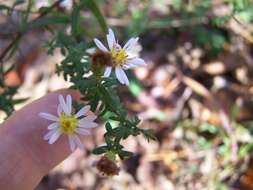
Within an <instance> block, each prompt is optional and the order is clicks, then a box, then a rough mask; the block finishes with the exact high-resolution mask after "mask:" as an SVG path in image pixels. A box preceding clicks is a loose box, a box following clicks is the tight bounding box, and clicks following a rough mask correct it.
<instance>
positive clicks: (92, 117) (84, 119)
mask: <svg viewBox="0 0 253 190" xmlns="http://www.w3.org/2000/svg"><path fill="white" fill-rule="evenodd" d="M96 118H97V116H96V115H95V114H90V115H87V116H86V117H85V118H82V119H80V120H79V122H80V123H82V122H85V121H94V120H95V119H96Z"/></svg>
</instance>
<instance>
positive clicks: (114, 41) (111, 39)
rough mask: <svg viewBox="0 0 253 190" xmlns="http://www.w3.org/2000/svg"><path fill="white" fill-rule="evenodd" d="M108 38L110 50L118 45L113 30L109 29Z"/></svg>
mask: <svg viewBox="0 0 253 190" xmlns="http://www.w3.org/2000/svg"><path fill="white" fill-rule="evenodd" d="M106 37H107V43H108V46H109V48H110V49H112V47H113V44H115V43H116V39H115V36H114V33H113V31H112V29H111V28H109V34H107V35H106Z"/></svg>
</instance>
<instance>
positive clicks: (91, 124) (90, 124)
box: [78, 121, 98, 129]
mask: <svg viewBox="0 0 253 190" xmlns="http://www.w3.org/2000/svg"><path fill="white" fill-rule="evenodd" d="M78 126H79V127H81V128H85V129H90V128H95V127H97V126H98V124H97V123H95V122H91V121H82V122H79V124H78Z"/></svg>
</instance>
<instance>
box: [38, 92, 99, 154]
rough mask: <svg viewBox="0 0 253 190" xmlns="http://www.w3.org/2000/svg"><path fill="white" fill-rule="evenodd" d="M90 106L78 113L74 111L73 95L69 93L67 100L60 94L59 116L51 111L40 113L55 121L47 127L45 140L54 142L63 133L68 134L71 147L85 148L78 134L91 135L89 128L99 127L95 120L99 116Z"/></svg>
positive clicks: (72, 148)
mask: <svg viewBox="0 0 253 190" xmlns="http://www.w3.org/2000/svg"><path fill="white" fill-rule="evenodd" d="M89 110H90V106H89V105H87V106H84V107H83V108H82V109H80V110H79V111H78V112H77V113H76V114H73V113H72V97H71V96H70V95H67V97H66V101H65V100H64V98H63V96H62V95H59V105H58V108H57V113H58V116H55V115H52V114H50V113H39V116H40V117H42V118H44V119H47V120H50V121H53V123H51V124H50V125H49V126H48V127H47V128H48V130H49V132H47V133H46V135H45V136H44V140H46V141H48V143H49V144H53V143H54V142H55V141H56V140H57V139H58V138H59V137H60V136H61V135H62V134H65V135H67V136H68V140H69V145H70V149H71V150H72V151H74V150H75V149H76V148H80V149H83V144H82V142H81V140H80V139H79V137H78V135H89V134H90V131H89V130H88V129H91V128H94V127H97V126H98V125H97V123H95V122H94V120H95V119H96V118H97V116H96V115H95V114H93V113H92V112H90V111H89Z"/></svg>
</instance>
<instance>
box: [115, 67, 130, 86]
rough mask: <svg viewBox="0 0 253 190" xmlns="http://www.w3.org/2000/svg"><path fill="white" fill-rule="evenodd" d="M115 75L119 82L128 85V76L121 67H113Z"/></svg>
mask: <svg viewBox="0 0 253 190" xmlns="http://www.w3.org/2000/svg"><path fill="white" fill-rule="evenodd" d="M115 73H116V77H117V79H118V80H119V82H120V83H121V84H126V85H129V81H128V78H127V76H126V73H125V72H124V71H123V69H122V68H121V67H116V69H115Z"/></svg>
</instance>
